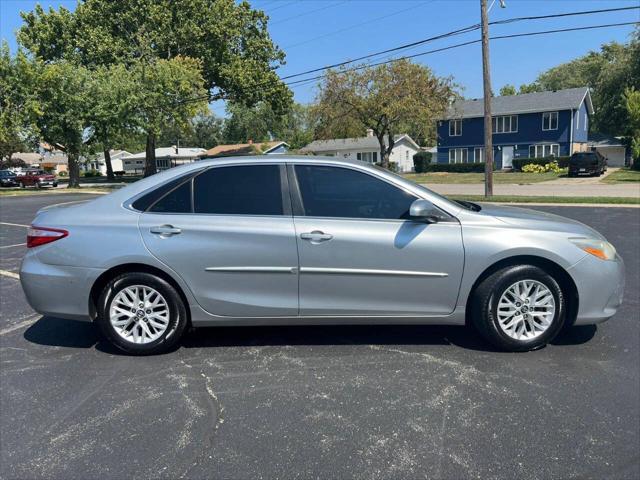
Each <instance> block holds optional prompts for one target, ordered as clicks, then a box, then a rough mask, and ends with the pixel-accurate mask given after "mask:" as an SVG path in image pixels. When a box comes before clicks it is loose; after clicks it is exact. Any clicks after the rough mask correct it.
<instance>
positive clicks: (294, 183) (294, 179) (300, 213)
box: [287, 162, 457, 223]
mask: <svg viewBox="0 0 640 480" xmlns="http://www.w3.org/2000/svg"><path fill="white" fill-rule="evenodd" d="M297 165H300V166H313V167H329V168H342V169H345V170H353V171H355V172H358V173H362V174H363V175H368V176H370V177H373V178H374V179H376V180H379V181H381V182H385V183H387V184H388V185H390V186H392V187H394V188H397V189H398V190H401V191H403V192H404V193H406V194H408V195H411V196H412V197H415V198H416V199H424V200H428V199H426V198H424V197H422V196H420V195H417V194H416V193H415V192H412V191H411V190H409V189H407V188H405V187H404V186H401V185H397V184H396V183H394V182H392V181H390V180H388V179H386V178H383V177H379V176H377V175H375V174H373V173H371V172H368V171H366V170H361V169H359V168H356V167H353V166H352V165H348V164H345V165H335V164H332V163H315V162H313V163H311V162H309V163H306V162H305V163H299V162H292V163H287V174H288V176H289V186H290V189H289V192H290V194H291V203H292V206H293V217H294V218H295V217H301V218H318V219H331V220H343V221H349V222H353V221H359V222H387V223H388V222H394V223H405V222H411V221H412V220H411V219H406V218H363V217H320V216H311V215H305V211H304V205H303V202H302V193H301V192H300V183H299V182H298V176H297V174H296V169H295V167H296V166H297ZM428 201H430V202H431V200H428ZM431 204H432V205H433V206H434V207H435V208H437V209H438V210H439V211H440V212H442V216H443V218H442V220H440V221H441V222H449V221H455V222H457V219H456V218H455V217H454V216H453V215H451V214H449V213H447V212H446V211H445V210H443V209H442V208H440V207H439V206H438V205H436V204H435V203H433V202H431Z"/></svg>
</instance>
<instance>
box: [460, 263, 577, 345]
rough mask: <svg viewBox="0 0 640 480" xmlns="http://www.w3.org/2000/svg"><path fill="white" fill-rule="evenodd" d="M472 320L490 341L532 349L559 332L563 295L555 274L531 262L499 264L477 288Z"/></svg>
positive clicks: (496, 343)
mask: <svg viewBox="0 0 640 480" xmlns="http://www.w3.org/2000/svg"><path fill="white" fill-rule="evenodd" d="M471 308H472V311H471V315H472V319H473V323H474V325H475V326H476V328H477V329H478V331H479V332H480V333H481V334H482V335H483V336H484V337H485V338H486V339H487V340H488V341H489V342H491V343H492V344H493V345H495V346H496V347H498V348H500V349H502V350H508V351H514V352H522V351H527V350H535V349H537V348H540V347H543V346H544V345H546V344H547V343H549V342H550V341H551V340H553V338H554V337H555V336H556V335H557V334H558V333H559V332H560V330H561V329H562V326H563V324H564V320H565V298H564V295H563V294H562V289H561V288H560V285H559V284H558V282H557V281H556V280H555V278H554V277H553V276H551V275H549V274H548V273H547V272H545V271H544V270H542V269H541V268H539V267H536V266H533V265H515V266H509V267H505V268H502V269H500V270H498V271H496V272H494V273H493V274H491V275H489V276H488V277H487V278H485V279H484V280H483V281H482V282H481V283H480V285H478V287H477V288H476V290H475V292H474V296H473V299H472V303H471Z"/></svg>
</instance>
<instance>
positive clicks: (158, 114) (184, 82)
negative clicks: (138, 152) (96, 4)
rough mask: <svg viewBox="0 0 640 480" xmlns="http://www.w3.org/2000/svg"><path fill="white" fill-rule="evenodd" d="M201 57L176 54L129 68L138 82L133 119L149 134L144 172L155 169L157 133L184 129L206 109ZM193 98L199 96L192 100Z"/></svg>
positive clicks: (136, 82)
mask: <svg viewBox="0 0 640 480" xmlns="http://www.w3.org/2000/svg"><path fill="white" fill-rule="evenodd" d="M200 67H201V62H200V60H197V59H194V58H189V57H175V58H172V59H171V60H158V61H156V62H155V63H152V64H146V63H144V62H140V63H138V64H136V65H134V66H133V67H131V68H130V69H128V72H129V75H130V76H131V78H132V80H133V82H134V84H135V85H136V89H137V91H136V94H135V95H134V96H133V98H135V105H136V107H135V112H134V114H133V115H132V118H133V122H135V125H136V126H137V127H138V128H141V129H142V130H143V131H144V132H145V134H146V137H147V142H146V159H147V161H146V165H145V172H144V175H145V176H149V175H153V174H154V173H156V156H155V144H156V137H157V136H158V135H159V134H160V133H161V132H162V130H163V129H165V128H167V127H172V128H176V129H185V128H187V124H188V122H189V120H190V119H191V118H193V117H194V116H196V115H198V114H203V113H205V112H206V111H207V101H206V90H205V88H204V82H203V78H202V74H201V68H200ZM193 99H199V100H198V101H193Z"/></svg>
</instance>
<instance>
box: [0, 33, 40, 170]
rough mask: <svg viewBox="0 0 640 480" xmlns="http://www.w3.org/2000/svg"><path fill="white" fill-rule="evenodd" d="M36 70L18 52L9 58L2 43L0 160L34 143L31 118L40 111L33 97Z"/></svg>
mask: <svg viewBox="0 0 640 480" xmlns="http://www.w3.org/2000/svg"><path fill="white" fill-rule="evenodd" d="M36 72H37V69H36V68H35V67H34V64H33V62H32V61H31V60H29V59H28V58H27V57H26V56H25V55H24V53H23V52H22V51H18V52H17V54H16V56H15V57H12V56H11V53H10V51H9V46H8V45H7V43H6V42H2V44H1V45H0V78H1V79H2V81H1V82H0V160H7V161H8V160H10V159H11V155H13V154H14V153H15V152H19V151H24V150H28V149H32V148H34V147H35V144H36V143H37V133H38V132H37V127H36V125H35V117H36V116H37V114H38V112H39V111H40V108H39V105H38V102H37V98H36V96H35V95H34V86H35V82H36Z"/></svg>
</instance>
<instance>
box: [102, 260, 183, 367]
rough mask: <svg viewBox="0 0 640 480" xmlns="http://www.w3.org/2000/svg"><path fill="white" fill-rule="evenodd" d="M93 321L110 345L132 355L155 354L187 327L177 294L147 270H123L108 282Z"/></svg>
mask: <svg viewBox="0 0 640 480" xmlns="http://www.w3.org/2000/svg"><path fill="white" fill-rule="evenodd" d="M97 311H98V315H97V318H96V322H97V323H98V326H99V327H100V330H101V331H102V333H103V335H104V336H105V337H106V338H107V339H108V340H109V342H111V343H112V344H113V345H115V346H116V347H118V348H119V349H120V350H123V351H125V352H127V353H130V354H133V355H154V354H158V353H162V352H166V351H167V350H169V349H171V348H172V347H173V346H175V345H176V344H177V343H178V341H179V340H180V338H181V337H182V335H183V333H184V331H185V328H186V326H187V310H186V308H185V305H184V302H183V301H182V298H181V297H180V294H179V293H178V292H177V291H176V289H175V288H174V287H173V286H171V284H169V283H168V282H166V281H165V280H164V279H162V278H160V277H157V276H155V275H152V274H149V273H142V272H132V273H125V274H122V275H119V276H117V277H115V278H114V279H113V280H111V281H109V283H107V285H106V286H105V287H104V288H103V290H102V293H101V294H100V298H99V299H98V305H97Z"/></svg>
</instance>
